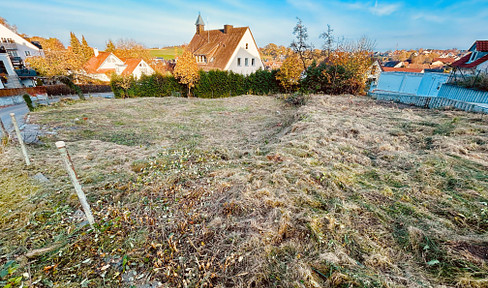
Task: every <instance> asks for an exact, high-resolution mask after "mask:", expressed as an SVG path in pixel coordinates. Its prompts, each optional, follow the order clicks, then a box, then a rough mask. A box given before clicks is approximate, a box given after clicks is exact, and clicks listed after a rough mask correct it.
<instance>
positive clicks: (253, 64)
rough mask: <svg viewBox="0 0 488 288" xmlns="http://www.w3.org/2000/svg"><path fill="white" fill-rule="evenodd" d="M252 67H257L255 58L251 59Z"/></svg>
mask: <svg viewBox="0 0 488 288" xmlns="http://www.w3.org/2000/svg"><path fill="white" fill-rule="evenodd" d="M251 66H253V67H254V66H256V59H254V58H252V59H251Z"/></svg>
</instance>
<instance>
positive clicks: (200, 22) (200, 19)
mask: <svg viewBox="0 0 488 288" xmlns="http://www.w3.org/2000/svg"><path fill="white" fill-rule="evenodd" d="M195 25H203V26H205V23H204V22H203V19H202V15H200V13H198V18H197V22H195Z"/></svg>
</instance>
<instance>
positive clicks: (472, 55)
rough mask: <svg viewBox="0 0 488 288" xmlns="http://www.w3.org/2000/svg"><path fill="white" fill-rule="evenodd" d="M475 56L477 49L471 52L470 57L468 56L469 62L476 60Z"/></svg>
mask: <svg viewBox="0 0 488 288" xmlns="http://www.w3.org/2000/svg"><path fill="white" fill-rule="evenodd" d="M476 56H478V52H477V51H474V52H473V53H471V57H470V58H469V62H473V61H474V60H476Z"/></svg>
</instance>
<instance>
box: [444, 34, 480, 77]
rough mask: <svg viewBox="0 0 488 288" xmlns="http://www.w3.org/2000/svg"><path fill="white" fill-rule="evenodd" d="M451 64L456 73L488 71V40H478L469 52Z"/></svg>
mask: <svg viewBox="0 0 488 288" xmlns="http://www.w3.org/2000/svg"><path fill="white" fill-rule="evenodd" d="M451 65H452V66H453V67H454V73H455V74H460V75H473V74H478V73H488V40H477V41H476V42H474V44H473V45H471V48H469V50H468V53H467V54H466V55H464V56H463V57H461V59H459V60H457V61H455V62H453V63H452V64H451Z"/></svg>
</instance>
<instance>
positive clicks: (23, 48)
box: [0, 24, 44, 60]
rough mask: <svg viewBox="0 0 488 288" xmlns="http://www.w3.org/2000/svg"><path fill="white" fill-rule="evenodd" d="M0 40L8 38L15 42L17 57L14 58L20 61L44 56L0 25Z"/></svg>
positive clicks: (32, 45) (0, 44)
mask: <svg viewBox="0 0 488 288" xmlns="http://www.w3.org/2000/svg"><path fill="white" fill-rule="evenodd" d="M1 38H10V39H12V40H13V41H14V42H15V44H16V48H17V51H16V52H17V55H14V56H16V57H20V58H22V60H25V59H26V58H28V57H30V56H44V54H43V52H42V50H41V49H39V48H38V47H37V46H35V45H34V44H32V43H30V42H29V41H27V40H25V39H24V38H22V37H20V36H19V35H17V34H16V33H14V32H13V31H12V30H10V29H8V28H7V27H5V26H4V25H2V24H0V39H1ZM2 44H4V43H0V46H2ZM9 44H11V43H6V45H5V46H9ZM5 48H7V47H5ZM26 52H27V53H26Z"/></svg>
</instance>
